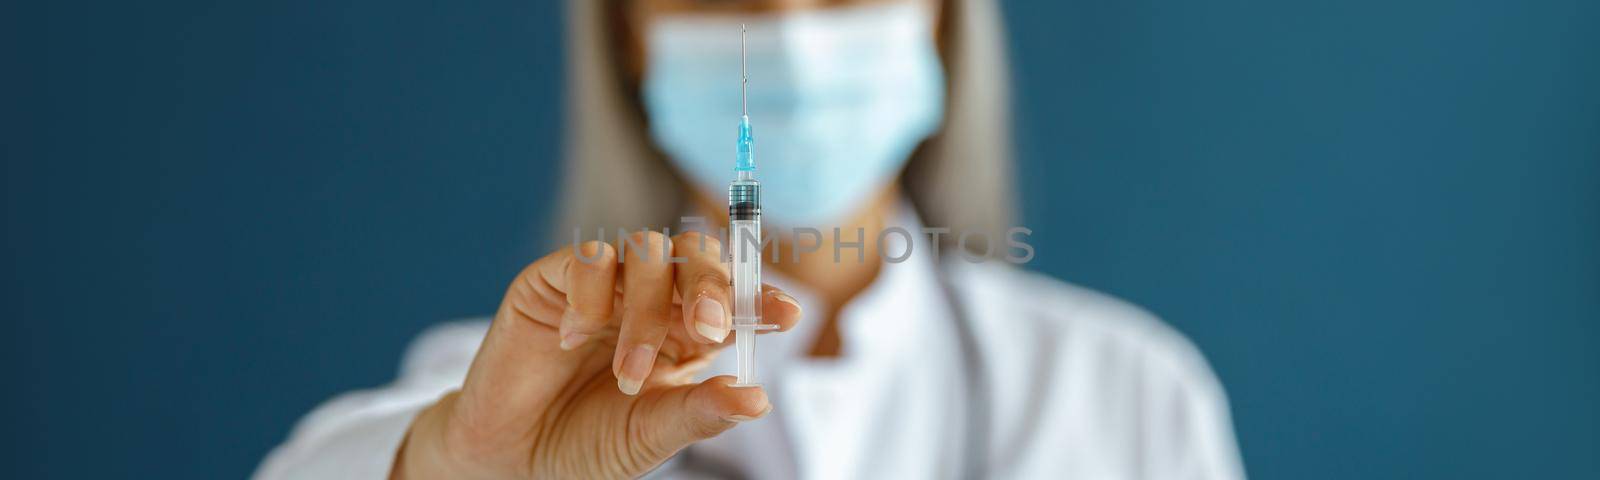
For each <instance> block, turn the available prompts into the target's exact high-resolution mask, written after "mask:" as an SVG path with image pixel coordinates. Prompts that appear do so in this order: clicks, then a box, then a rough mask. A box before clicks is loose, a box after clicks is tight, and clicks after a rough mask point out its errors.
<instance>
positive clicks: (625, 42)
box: [618, 0, 943, 84]
mask: <svg viewBox="0 0 1600 480" xmlns="http://www.w3.org/2000/svg"><path fill="white" fill-rule="evenodd" d="M882 3H918V4H922V5H924V6H925V7H926V8H927V9H928V11H929V12H930V15H929V18H930V19H931V20H933V25H932V27H933V32H934V35H935V37H936V38H937V35H938V22H939V14H940V13H941V11H942V10H943V9H942V6H941V5H940V4H939V3H940V2H939V1H938V0H622V2H621V4H622V5H621V9H620V11H619V12H618V13H619V14H620V15H619V17H620V18H619V20H620V21H621V22H620V23H621V24H622V27H623V28H621V29H619V30H620V33H621V35H622V37H623V38H622V41H621V42H618V43H619V45H620V46H621V47H622V48H623V52H622V54H623V55H622V57H621V58H622V60H623V69H624V71H625V73H626V74H627V75H628V77H629V79H630V80H631V81H632V82H633V83H634V84H637V83H638V81H639V78H640V76H641V75H643V73H644V69H645V66H644V61H645V51H646V49H647V48H648V45H646V44H645V38H644V31H645V30H646V28H648V27H647V26H648V25H649V24H650V21H651V20H652V19H654V18H656V17H659V16H661V15H670V14H674V13H680V14H682V13H687V14H726V15H739V14H781V13H786V12H798V11H805V10H818V9H826V8H841V7H846V8H847V7H852V6H860V5H870V4H882Z"/></svg>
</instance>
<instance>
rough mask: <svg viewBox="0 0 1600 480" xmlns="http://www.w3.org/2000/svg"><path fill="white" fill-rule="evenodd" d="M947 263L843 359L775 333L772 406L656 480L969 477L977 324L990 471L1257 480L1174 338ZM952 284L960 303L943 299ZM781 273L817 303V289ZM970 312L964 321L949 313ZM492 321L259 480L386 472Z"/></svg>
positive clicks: (270, 460)
mask: <svg viewBox="0 0 1600 480" xmlns="http://www.w3.org/2000/svg"><path fill="white" fill-rule="evenodd" d="M906 223H907V224H913V223H914V221H913V222H906ZM910 231H912V232H916V231H917V230H915V229H910ZM892 252H900V250H898V249H894V250H892ZM942 253H946V252H942ZM845 254H854V253H853V252H850V251H846V252H845ZM945 260H946V261H944V262H942V263H943V265H944V267H940V266H938V265H939V264H940V263H939V262H935V260H934V259H933V258H932V257H931V254H929V253H928V252H926V249H923V250H920V251H918V250H914V252H913V254H912V255H911V257H910V259H909V260H907V261H905V262H903V263H898V264H887V265H885V267H884V269H883V270H882V271H881V273H880V275H879V278H878V279H877V280H876V281H875V282H874V283H873V284H872V285H871V286H870V287H869V288H868V289H867V290H866V291H864V292H862V293H861V294H860V295H858V296H857V297H856V298H855V299H854V300H852V301H851V303H850V304H848V305H846V306H845V308H844V309H843V310H842V311H841V312H840V323H839V325H840V334H841V335H842V339H843V345H844V350H843V352H842V355H841V357H840V358H836V359H827V360H818V359H809V358H806V357H804V356H803V355H802V353H803V352H804V347H805V346H806V345H809V341H810V340H811V338H813V336H814V335H815V334H816V332H815V328H816V325H818V324H819V323H820V322H818V321H817V319H816V318H803V319H802V320H801V322H800V323H799V325H798V326H796V327H795V329H794V330H792V331H790V332H786V333H783V334H777V335H764V336H762V337H761V339H760V341H759V342H758V349H757V356H758V359H759V363H758V369H757V371H758V372H759V374H760V376H761V380H762V381H763V382H764V383H766V386H767V388H768V389H769V395H770V397H769V398H770V399H771V402H772V405H773V410H772V412H771V414H769V415H767V416H766V417H763V418H761V419H759V420H755V421H751V422H746V423H743V424H740V425H739V426H737V427H734V428H733V429H732V430H730V431H728V432H726V433H724V434H722V435H721V436H719V437H717V438H714V439H711V440H708V441H705V442H701V443H699V444H696V445H694V446H691V447H690V448H689V449H688V450H686V451H687V452H688V454H687V455H684V454H680V456H679V458H677V459H675V460H673V461H669V462H668V463H667V464H665V465H664V466H663V467H662V468H660V469H658V470H657V471H656V472H654V473H652V476H662V477H683V478H690V477H705V476H717V475H727V474H733V475H739V476H746V477H751V478H762V479H769V478H770V479H787V478H806V479H845V478H951V477H955V476H959V475H960V473H961V471H960V465H961V463H962V462H963V461H965V460H964V459H967V458H969V457H968V456H967V455H968V454H967V453H966V452H963V451H961V450H963V448H964V446H965V445H967V444H966V443H965V440H964V438H965V435H966V433H965V432H966V430H965V429H966V425H967V424H968V423H969V420H971V418H969V417H970V416H971V415H970V414H969V412H970V409H967V408H965V406H966V402H967V401H968V400H969V399H970V398H971V396H970V395H968V394H967V392H966V390H965V388H966V387H965V385H966V383H965V380H964V377H965V375H964V374H963V372H964V371H965V367H964V363H963V362H966V361H969V360H970V359H966V358H963V355H962V354H960V352H962V351H963V350H962V349H961V347H960V343H959V342H960V341H961V340H960V335H961V332H962V329H961V328H959V327H957V324H956V323H955V322H956V321H965V322H970V325H971V328H970V331H971V332H972V333H973V334H975V337H976V338H975V340H976V345H977V347H978V348H977V351H978V353H977V354H978V355H981V356H982V358H981V362H980V364H981V365H983V368H984V373H983V375H984V376H985V377H986V379H985V381H986V383H987V384H988V385H989V387H988V390H989V392H990V406H989V408H988V409H987V412H985V413H984V416H985V418H984V419H983V420H981V421H983V422H984V424H985V425H987V428H986V430H987V432H988V433H987V435H986V440H987V441H986V442H985V443H986V445H987V448H986V449H985V450H986V452H984V455H985V457H986V458H985V462H984V464H986V465H987V466H988V467H989V469H988V471H987V472H986V476H988V477H992V478H1087V479H1123V478H1126V479H1234V478H1243V475H1244V473H1243V468H1242V466H1241V463H1240V460H1239V454H1238V450H1237V447H1236V446H1235V442H1234V437H1233V431H1232V425H1231V421H1230V419H1229V412H1228V405H1227V401H1226V399H1225V396H1224V394H1223V390H1222V388H1221V386H1220V385H1219V384H1218V382H1217V379H1216V377H1215V376H1214V375H1213V374H1212V372H1211V370H1210V368H1209V367H1208V366H1207V365H1206V363H1205V360H1204V359H1203V358H1202V357H1201V355H1200V353H1199V352H1198V351H1197V350H1196V349H1195V348H1194V347H1193V346H1192V345H1191V344H1190V343H1189V342H1188V341H1187V340H1185V339H1184V338H1183V337H1182V336H1181V335H1180V334H1178V333H1177V332H1176V331H1174V330H1173V329H1171V328H1170V327H1168V326H1166V325H1165V324H1163V323H1161V322H1160V321H1159V320H1158V319H1156V318H1154V317H1153V316H1151V315H1150V314H1148V313H1146V312H1145V311H1143V310H1141V309H1139V308H1137V307H1134V306H1131V305H1129V304H1127V303H1124V302H1122V301H1119V300H1116V299H1113V298H1111V297H1108V296H1105V295H1102V294H1099V293H1096V292H1093V291H1089V290H1086V289H1083V288H1079V287H1076V286H1072V285H1069V284H1065V283H1062V282H1058V281H1055V280H1052V279H1049V278H1046V277H1044V276H1041V275H1038V274H1033V273H1028V272H1025V271H1023V270H1021V269H1019V268H1015V267H1012V266H1010V265H1007V264H1004V263H996V262H992V261H991V262H988V263H980V264H972V263H967V262H964V261H961V260H958V259H952V258H946V259H945ZM952 260H953V261H952ZM941 275H945V276H948V277H947V278H949V281H950V282H951V284H952V286H953V288H952V290H953V291H955V292H959V293H958V295H961V297H962V298H961V299H960V300H959V301H958V302H955V303H952V302H949V301H947V299H946V298H944V295H945V292H946V290H945V289H943V288H941V287H940V284H939V278H940V276H941ZM769 277H771V275H770V274H769ZM768 281H769V282H770V283H774V284H776V285H778V286H780V287H783V288H785V290H786V291H787V292H789V293H790V294H792V295H793V296H794V297H795V298H797V299H798V300H799V301H800V303H801V304H802V305H806V304H810V303H811V302H810V299H811V298H812V296H811V294H810V293H809V292H807V291H806V290H805V289H803V288H799V287H798V286H796V285H789V284H785V282H783V281H782V279H772V278H768ZM955 305H960V306H961V307H960V308H961V309H962V310H964V312H962V313H961V314H959V315H958V314H955V313H952V312H951V309H952V308H953V307H954V306H955ZM486 328H487V323H485V322H482V321H477V322H460V323H449V324H444V325H440V326H437V327H434V328H433V329H431V330H429V331H427V332H425V333H424V334H422V335H421V336H420V337H419V338H418V339H417V340H416V341H415V342H414V343H413V344H412V345H411V347H410V348H409V350H408V352H407V353H406V355H405V358H404V360H403V362H402V364H401V369H400V377H399V378H398V379H397V380H396V381H395V382H394V383H392V384H390V385H388V386H385V387H382V388H378V389H375V390H368V391H359V392H352V393H347V394H344V395H341V396H339V397H337V398H334V399H333V400H330V401H328V402H327V403H325V404H323V405H321V406H319V407H318V408H317V409H316V410H314V411H312V412H311V413H310V414H309V415H307V416H306V417H305V418H304V419H302V420H301V421H300V422H299V424H297V425H296V426H295V427H294V430H293V432H291V434H290V436H289V439H288V441H287V442H285V443H284V444H283V445H282V446H279V447H278V448H277V449H275V450H273V452H272V453H271V454H270V455H269V456H268V457H267V459H266V460H265V461H264V462H263V463H262V465H261V466H260V467H259V469H258V470H257V471H256V475H255V476H256V478H259V479H280V478H284V479H287V478H297V479H302V478H328V479H361V478H373V479H376V478H386V476H387V474H388V470H389V466H390V465H391V463H392V461H393V454H394V451H395V449H396V448H397V447H398V446H399V444H400V440H401V438H402V437H403V436H404V434H405V432H406V429H407V426H408V425H409V423H410V421H411V418H412V417H413V416H414V415H416V414H417V412H418V411H420V410H421V409H422V408H424V407H425V406H427V405H429V404H430V403H432V402H433V401H434V400H436V399H438V398H439V396H440V395H441V394H443V393H445V392H447V391H449V390H450V389H453V388H457V387H459V386H460V384H461V381H462V379H463V378H465V375H466V371H467V367H468V365H469V363H470V362H471V361H472V357H473V354H474V353H475V351H476V349H477V347H478V344H479V342H480V341H481V340H482V338H483V335H484V333H485V331H486ZM732 361H733V355H732V353H731V352H729V353H728V354H725V355H721V356H720V357H719V358H718V359H717V361H716V362H714V363H713V364H712V366H711V367H710V368H709V369H708V370H709V371H708V372H707V373H709V374H729V373H732V372H733V369H734V365H733V363H732Z"/></svg>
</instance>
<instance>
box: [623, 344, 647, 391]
mask: <svg viewBox="0 0 1600 480" xmlns="http://www.w3.org/2000/svg"><path fill="white" fill-rule="evenodd" d="M654 354H655V347H651V346H649V345H640V346H637V347H633V351H630V352H628V353H627V355H626V356H624V357H622V371H621V372H619V373H618V375H617V388H619V389H621V390H622V393H626V394H628V395H637V394H638V393H639V387H642V386H644V378H645V377H647V376H649V375H650V366H651V365H654V364H655V355H654Z"/></svg>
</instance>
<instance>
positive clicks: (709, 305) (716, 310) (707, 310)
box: [694, 293, 728, 343]
mask: <svg viewBox="0 0 1600 480" xmlns="http://www.w3.org/2000/svg"><path fill="white" fill-rule="evenodd" d="M694 330H695V331H697V332H700V336H702V337H706V338H708V339H710V340H711V341H713V342H719V343H720V342H722V339H724V338H727V337H728V327H727V325H726V324H725V323H724V319H723V318H722V304H721V303H719V302H717V301H716V300H714V299H712V298H711V297H707V296H706V295H705V294H703V293H702V294H700V299H699V300H696V301H695V302H694Z"/></svg>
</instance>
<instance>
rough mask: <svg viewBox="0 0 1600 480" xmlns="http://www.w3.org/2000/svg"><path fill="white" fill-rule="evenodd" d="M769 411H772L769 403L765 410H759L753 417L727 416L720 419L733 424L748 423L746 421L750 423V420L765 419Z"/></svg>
mask: <svg viewBox="0 0 1600 480" xmlns="http://www.w3.org/2000/svg"><path fill="white" fill-rule="evenodd" d="M770 411H772V404H770V403H769V404H767V408H763V409H761V412H760V413H757V414H756V415H755V416H753V417H752V416H749V415H728V416H726V417H722V418H723V419H724V420H728V421H733V422H748V421H751V420H755V419H757V418H761V417H765V416H767V412H770Z"/></svg>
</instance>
